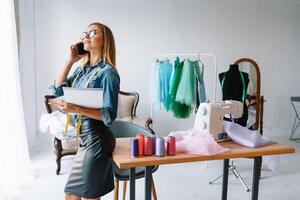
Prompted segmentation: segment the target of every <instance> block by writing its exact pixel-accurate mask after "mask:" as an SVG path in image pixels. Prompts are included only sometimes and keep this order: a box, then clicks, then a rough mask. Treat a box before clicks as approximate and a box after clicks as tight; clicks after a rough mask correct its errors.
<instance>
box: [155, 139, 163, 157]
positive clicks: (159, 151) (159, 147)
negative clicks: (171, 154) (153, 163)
mask: <svg viewBox="0 0 300 200" xmlns="http://www.w3.org/2000/svg"><path fill="white" fill-rule="evenodd" d="M155 155H156V156H159V157H163V156H165V140H164V138H162V137H156V140H155Z"/></svg>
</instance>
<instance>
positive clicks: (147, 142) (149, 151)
mask: <svg viewBox="0 0 300 200" xmlns="http://www.w3.org/2000/svg"><path fill="white" fill-rule="evenodd" d="M144 144H145V146H144V147H145V148H144V155H145V156H151V155H152V146H153V144H152V138H151V137H145V138H144Z"/></svg>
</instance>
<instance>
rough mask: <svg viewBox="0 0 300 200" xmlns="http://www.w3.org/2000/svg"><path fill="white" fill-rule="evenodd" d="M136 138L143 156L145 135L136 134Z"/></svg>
mask: <svg viewBox="0 0 300 200" xmlns="http://www.w3.org/2000/svg"><path fill="white" fill-rule="evenodd" d="M135 138H136V139H138V146H139V156H143V155H144V135H143V134H136V135H135Z"/></svg>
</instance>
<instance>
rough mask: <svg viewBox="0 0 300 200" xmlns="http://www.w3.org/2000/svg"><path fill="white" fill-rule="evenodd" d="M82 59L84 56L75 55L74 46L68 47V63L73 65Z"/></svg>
mask: <svg viewBox="0 0 300 200" xmlns="http://www.w3.org/2000/svg"><path fill="white" fill-rule="evenodd" d="M82 57H84V55H83V56H82V55H80V56H78V55H77V47H76V44H72V45H71V46H70V53H69V58H68V62H69V63H71V64H73V63H75V62H77V61H78V60H80V59H81V58H82Z"/></svg>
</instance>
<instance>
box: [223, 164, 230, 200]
mask: <svg viewBox="0 0 300 200" xmlns="http://www.w3.org/2000/svg"><path fill="white" fill-rule="evenodd" d="M228 168H229V159H225V160H224V165H223V183H222V200H227V189H228Z"/></svg>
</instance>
